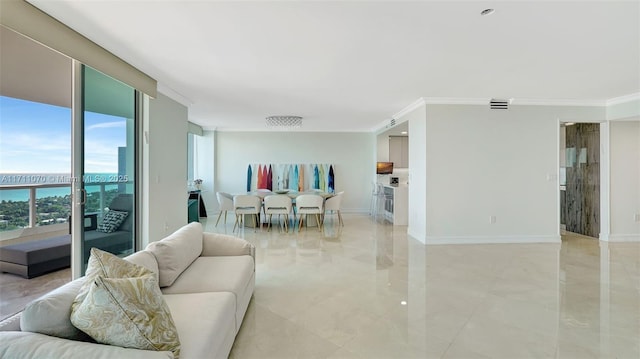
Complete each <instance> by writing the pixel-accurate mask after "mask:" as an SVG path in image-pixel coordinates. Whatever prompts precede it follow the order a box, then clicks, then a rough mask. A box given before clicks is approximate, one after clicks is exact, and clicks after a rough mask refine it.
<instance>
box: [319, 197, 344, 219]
mask: <svg viewBox="0 0 640 359" xmlns="http://www.w3.org/2000/svg"><path fill="white" fill-rule="evenodd" d="M343 194H344V191H342V192H338V193H337V194H336V195H335V196H332V197H329V198H327V200H326V201H324V214H323V215H322V223H324V216H325V214H326V213H327V212H331V213H333V212H336V213H337V214H338V223H340V225H341V226H343V227H344V221H343V220H342V214H341V213H340V208H341V206H342V195H343Z"/></svg>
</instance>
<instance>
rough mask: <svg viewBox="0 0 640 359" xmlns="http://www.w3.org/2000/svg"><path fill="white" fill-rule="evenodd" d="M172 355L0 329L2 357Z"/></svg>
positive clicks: (156, 358) (152, 358)
mask: <svg viewBox="0 0 640 359" xmlns="http://www.w3.org/2000/svg"><path fill="white" fill-rule="evenodd" d="M44 357H46V358H67V359H84V358H92V359H111V358H136V359H172V358H174V356H173V354H172V353H171V352H168V351H151V350H139V349H131V348H121V347H117V346H114V345H106V344H97V343H89V342H80V341H75V340H69V339H62V338H56V337H51V336H48V335H44V334H39V333H30V332H0V358H17V359H23V358H24V359H32V358H33V359H36V358H44Z"/></svg>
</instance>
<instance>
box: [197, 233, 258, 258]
mask: <svg viewBox="0 0 640 359" xmlns="http://www.w3.org/2000/svg"><path fill="white" fill-rule="evenodd" d="M255 251H256V250H255V247H254V245H253V244H251V243H249V242H247V241H245V240H244V239H242V238H238V237H234V236H230V235H227V234H218V233H207V232H205V233H203V234H202V256H203V257H211V256H243V255H247V256H251V257H253V259H254V261H255V259H256V255H255Z"/></svg>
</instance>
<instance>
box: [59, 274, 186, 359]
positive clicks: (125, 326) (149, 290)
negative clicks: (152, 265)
mask: <svg viewBox="0 0 640 359" xmlns="http://www.w3.org/2000/svg"><path fill="white" fill-rule="evenodd" d="M94 283H95V284H94V285H91V286H90V288H89V292H88V293H87V295H86V297H85V298H84V300H83V301H82V302H81V303H79V304H78V305H77V306H76V307H75V308H74V310H73V311H72V313H71V322H72V323H73V325H75V326H76V327H77V328H78V329H80V330H82V331H83V332H85V333H87V334H89V335H90V336H91V337H92V338H93V339H95V340H96V341H97V342H98V343H103V344H111V345H117V346H121V347H125V348H136V349H143V350H159V351H167V350H168V351H171V352H173V354H174V356H175V357H176V358H178V356H179V353H180V341H179V339H178V333H177V330H176V327H175V324H174V322H173V318H172V316H171V313H170V312H169V308H168V307H167V304H166V303H165V301H164V299H163V297H162V293H160V287H159V286H158V282H157V279H156V276H155V274H153V273H151V272H149V273H148V274H146V275H144V276H141V277H137V278H105V277H102V276H98V277H97V278H96V279H95V281H94Z"/></svg>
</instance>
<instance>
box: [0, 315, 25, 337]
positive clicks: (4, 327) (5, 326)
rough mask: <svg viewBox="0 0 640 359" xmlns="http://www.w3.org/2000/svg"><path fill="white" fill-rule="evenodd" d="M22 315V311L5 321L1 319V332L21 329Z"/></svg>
mask: <svg viewBox="0 0 640 359" xmlns="http://www.w3.org/2000/svg"><path fill="white" fill-rule="evenodd" d="M20 316H22V312H19V313H17V314H14V315H12V316H10V317H9V318H7V319H4V320H3V321H0V332H8V331H17V332H19V331H20Z"/></svg>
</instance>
